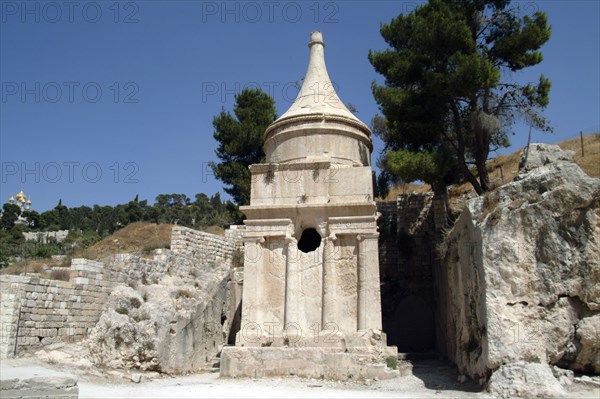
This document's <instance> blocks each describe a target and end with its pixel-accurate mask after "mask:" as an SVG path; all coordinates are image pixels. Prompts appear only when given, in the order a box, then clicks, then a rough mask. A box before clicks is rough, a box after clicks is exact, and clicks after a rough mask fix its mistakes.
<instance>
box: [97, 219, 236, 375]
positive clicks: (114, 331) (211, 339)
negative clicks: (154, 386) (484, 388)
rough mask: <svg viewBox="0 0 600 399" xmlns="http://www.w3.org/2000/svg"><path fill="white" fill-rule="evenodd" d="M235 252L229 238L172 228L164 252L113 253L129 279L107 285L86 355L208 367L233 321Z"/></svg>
mask: <svg viewBox="0 0 600 399" xmlns="http://www.w3.org/2000/svg"><path fill="white" fill-rule="evenodd" d="M234 256H235V242H234V240H231V239H223V238H221V237H218V236H213V235H211V234H207V233H202V232H198V231H195V230H192V229H187V228H182V227H176V228H175V229H174V230H173V238H172V250H171V251H169V250H162V251H161V253H160V254H158V255H156V256H154V258H153V259H152V260H146V259H141V258H139V257H137V256H133V255H122V256H119V257H117V259H116V260H115V262H117V263H119V262H121V263H122V264H121V265H113V266H114V267H115V268H117V269H123V270H128V280H127V281H128V285H117V286H116V287H114V289H113V290H112V291H111V293H110V296H109V297H108V301H107V304H106V307H105V309H104V311H103V313H102V315H101V316H100V320H99V321H98V323H97V324H96V326H95V327H94V328H93V329H92V331H91V333H90V336H89V338H88V339H87V340H86V342H85V345H86V347H87V348H88V351H89V353H90V355H91V360H92V362H93V363H94V364H96V365H97V366H106V367H109V368H113V369H120V368H123V369H129V370H132V369H137V370H142V371H159V372H164V373H169V374H181V373H186V372H193V371H198V370H201V369H206V368H210V367H211V366H212V364H213V363H214V362H215V357H216V356H217V355H218V353H219V351H220V349H221V348H222V346H223V345H224V344H226V343H227V342H228V339H229V337H230V335H232V336H235V333H236V332H237V330H236V322H237V323H239V320H237V319H236V316H237V318H238V319H239V308H240V301H241V281H242V277H241V275H242V274H241V271H239V269H237V268H235V262H234V261H235V259H234ZM147 262H150V263H152V267H146V266H145V263H147ZM237 328H239V326H237Z"/></svg>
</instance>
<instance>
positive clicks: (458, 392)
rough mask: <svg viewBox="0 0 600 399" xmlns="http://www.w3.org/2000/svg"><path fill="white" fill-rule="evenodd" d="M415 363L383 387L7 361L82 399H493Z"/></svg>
mask: <svg viewBox="0 0 600 399" xmlns="http://www.w3.org/2000/svg"><path fill="white" fill-rule="evenodd" d="M412 363H413V373H412V375H408V376H404V377H399V378H395V379H391V380H383V381H364V382H337V381H324V380H315V379H303V378H298V377H287V378H262V379H252V378H247V379H223V378H219V373H218V372H212V373H210V372H207V373H200V374H193V375H187V376H176V377H172V376H164V375H159V374H158V373H146V374H141V376H142V378H141V382H139V383H135V382H132V381H131V375H132V374H134V373H135V372H131V373H130V372H128V371H123V370H120V371H117V370H97V369H96V370H90V369H87V368H78V367H74V366H73V365H71V366H69V365H65V364H64V363H54V362H50V363H48V362H44V361H41V360H40V359H39V358H38V359H36V358H34V357H27V358H21V359H11V360H2V364H1V366H2V367H11V366H20V367H23V366H32V369H33V368H34V366H35V369H36V370H39V369H40V367H43V368H45V369H50V370H57V371H62V372H66V373H69V374H73V375H77V376H79V382H78V385H79V398H82V399H83V398H94V399H96V398H110V399H114V398H236V397H243V398H278V399H281V398H345V399H347V398H415V399H418V398H456V399H463V398H464V399H468V398H492V396H491V395H490V394H488V393H487V392H486V391H485V388H484V387H482V386H480V385H479V384H478V383H476V382H474V381H466V382H463V383H460V382H458V376H459V375H458V372H457V370H456V368H454V367H452V366H451V365H449V364H448V363H445V362H443V361H441V360H437V359H420V360H415V361H413V362H412ZM568 398H573V399H575V398H578V399H579V398H581V399H583V398H590V399H598V398H600V388H591V387H589V386H581V385H579V384H573V385H572V386H571V387H570V389H569V395H568Z"/></svg>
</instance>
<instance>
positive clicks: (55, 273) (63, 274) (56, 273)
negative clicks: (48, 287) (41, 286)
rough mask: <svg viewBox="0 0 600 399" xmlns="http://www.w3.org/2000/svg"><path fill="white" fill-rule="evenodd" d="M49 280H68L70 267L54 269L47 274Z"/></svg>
mask: <svg viewBox="0 0 600 399" xmlns="http://www.w3.org/2000/svg"><path fill="white" fill-rule="evenodd" d="M48 278H49V279H50V280H60V281H69V280H70V279H71V269H67V268H64V269H54V270H52V271H51V272H50V276H48Z"/></svg>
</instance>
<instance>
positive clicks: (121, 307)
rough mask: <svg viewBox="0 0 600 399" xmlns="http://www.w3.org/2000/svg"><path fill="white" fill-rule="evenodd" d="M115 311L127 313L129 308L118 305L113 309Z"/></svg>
mask: <svg viewBox="0 0 600 399" xmlns="http://www.w3.org/2000/svg"><path fill="white" fill-rule="evenodd" d="M115 312H117V313H118V314H126V315H128V314H129V309H127V308H126V307H125V306H119V307H118V308H116V309H115Z"/></svg>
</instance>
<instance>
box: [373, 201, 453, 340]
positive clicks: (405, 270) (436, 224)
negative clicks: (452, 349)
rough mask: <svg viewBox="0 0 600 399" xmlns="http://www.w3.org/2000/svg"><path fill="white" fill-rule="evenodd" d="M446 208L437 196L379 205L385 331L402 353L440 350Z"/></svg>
mask: <svg viewBox="0 0 600 399" xmlns="http://www.w3.org/2000/svg"><path fill="white" fill-rule="evenodd" d="M443 204H444V202H443V200H442V201H439V200H438V198H437V197H434V195H433V193H415V194H406V195H399V196H398V197H397V199H396V200H395V201H381V202H377V211H378V212H379V213H380V214H381V216H380V218H379V221H378V224H379V232H380V237H379V268H380V276H381V283H382V285H381V301H382V321H383V330H384V331H385V332H386V333H387V337H388V344H389V345H396V346H398V350H399V351H401V352H418V351H427V350H433V349H434V347H435V321H434V309H435V303H434V286H433V275H432V270H433V265H434V263H435V262H437V259H436V256H435V246H436V242H437V237H438V233H439V231H440V228H441V227H440V226H444V225H445V221H446V212H445V207H444V206H443Z"/></svg>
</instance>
